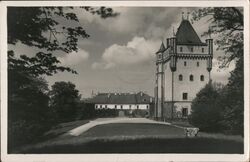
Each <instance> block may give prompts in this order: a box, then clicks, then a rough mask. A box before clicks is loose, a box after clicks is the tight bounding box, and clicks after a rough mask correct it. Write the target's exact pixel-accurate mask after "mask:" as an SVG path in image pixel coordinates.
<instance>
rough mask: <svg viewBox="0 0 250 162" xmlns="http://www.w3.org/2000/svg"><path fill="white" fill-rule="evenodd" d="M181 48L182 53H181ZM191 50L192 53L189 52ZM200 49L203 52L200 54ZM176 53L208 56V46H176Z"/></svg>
mask: <svg viewBox="0 0 250 162" xmlns="http://www.w3.org/2000/svg"><path fill="white" fill-rule="evenodd" d="M181 47H182V52H181V50H180V49H181ZM191 48H193V52H192V51H191ZM202 48H203V49H204V52H202ZM177 53H192V54H208V46H186V45H178V46H177Z"/></svg>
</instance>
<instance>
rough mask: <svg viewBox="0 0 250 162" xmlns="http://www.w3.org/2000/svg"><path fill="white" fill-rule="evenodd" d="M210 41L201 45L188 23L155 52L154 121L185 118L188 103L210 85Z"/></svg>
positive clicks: (183, 24) (207, 40)
mask: <svg viewBox="0 0 250 162" xmlns="http://www.w3.org/2000/svg"><path fill="white" fill-rule="evenodd" d="M212 59H213V40H212V39H206V42H205V43H204V42H202V41H201V40H200V38H199V36H198V35H197V33H196V31H195V30H194V28H193V27H192V25H191V23H190V22H189V20H188V19H184V18H183V19H182V22H181V24H180V26H179V28H178V30H177V32H176V34H174V36H173V37H171V38H167V39H166V45H164V43H163V42H162V44H161V46H160V49H159V50H158V51H157V52H156V79H155V109H154V114H153V116H154V118H155V119H159V120H160V119H161V120H163V119H173V118H186V117H187V116H188V115H189V114H190V113H191V102H192V100H193V99H194V98H195V97H196V94H197V93H198V92H199V91H200V90H201V89H202V88H203V87H204V86H205V85H206V84H207V83H208V82H209V81H210V71H211V70H212Z"/></svg>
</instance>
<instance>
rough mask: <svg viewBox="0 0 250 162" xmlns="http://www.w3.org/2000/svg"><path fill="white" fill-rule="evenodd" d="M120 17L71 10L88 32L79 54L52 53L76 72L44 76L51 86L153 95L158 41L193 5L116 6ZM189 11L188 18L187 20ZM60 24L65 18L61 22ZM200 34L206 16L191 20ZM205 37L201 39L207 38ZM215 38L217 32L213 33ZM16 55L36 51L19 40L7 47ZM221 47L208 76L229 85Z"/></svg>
mask: <svg viewBox="0 0 250 162" xmlns="http://www.w3.org/2000/svg"><path fill="white" fill-rule="evenodd" d="M113 9H114V11H116V12H118V13H120V14H119V16H117V17H114V18H108V19H101V18H100V17H99V16H97V15H92V14H90V13H88V12H86V11H84V10H82V9H80V8H75V9H74V12H75V13H76V14H77V16H78V18H79V20H80V21H79V24H78V25H81V26H82V27H83V28H84V29H85V30H86V32H87V33H88V34H89V35H90V37H89V38H88V39H80V40H79V45H78V48H79V50H78V52H72V53H69V54H64V53H55V56H57V57H58V59H59V60H60V61H61V63H62V65H65V66H69V67H71V68H73V69H74V70H76V71H77V72H78V74H77V75H75V74H71V73H67V72H63V73H58V74H55V75H53V76H50V77H48V76H46V77H45V79H46V80H47V81H48V83H49V85H50V86H51V85H53V84H54V83H55V82H57V81H70V82H72V83H74V84H75V85H76V88H77V89H78V90H79V92H80V94H81V95H82V97H83V98H87V97H90V96H91V93H92V92H94V93H98V92H126V93H127V92H138V91H143V92H145V93H147V94H149V95H151V96H153V94H154V93H153V91H154V82H155V81H154V79H155V52H156V51H157V50H158V49H159V47H160V45H161V42H162V41H163V42H164V43H165V42H166V38H168V37H170V36H173V32H176V30H177V28H178V26H179V24H180V22H181V20H182V12H184V13H185V14H184V16H185V17H186V16H187V15H186V13H187V12H193V11H195V10H196V9H197V8H177V7H164V8H163V7H114V8H113ZM191 18H192V17H191V15H190V16H189V19H191ZM62 23H64V22H62ZM192 25H193V27H194V29H195V30H196V32H197V34H198V35H199V36H201V35H202V33H203V32H205V31H207V30H208V26H209V22H208V21H207V19H201V20H200V21H195V22H193V24H192ZM206 38H207V37H201V40H202V41H203V42H205V39H206ZM212 38H213V39H214V40H215V39H216V36H213V35H212ZM9 48H10V49H15V50H16V51H18V53H20V54H24V53H29V54H31V55H32V54H34V53H35V51H36V49H34V48H30V47H27V46H25V45H22V44H20V43H18V44H17V45H16V46H10V47H9ZM223 54H224V52H223V51H216V46H214V59H213V69H212V71H211V77H212V79H213V80H214V81H216V82H221V83H227V79H228V77H229V72H230V71H231V70H232V69H233V68H234V64H231V65H230V67H229V68H227V69H219V66H218V64H219V61H218V60H217V57H218V56H220V55H223Z"/></svg>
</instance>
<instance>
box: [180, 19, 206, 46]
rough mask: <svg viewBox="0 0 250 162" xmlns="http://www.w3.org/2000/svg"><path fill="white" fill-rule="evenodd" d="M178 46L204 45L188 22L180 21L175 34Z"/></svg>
mask: <svg viewBox="0 0 250 162" xmlns="http://www.w3.org/2000/svg"><path fill="white" fill-rule="evenodd" d="M176 39H177V44H179V45H206V44H205V43H203V42H202V41H201V40H200V38H199V36H198V35H197V33H196V32H195V30H194V28H193V26H192V25H191V24H190V22H189V21H188V20H182V22H181V25H180V26H179V28H178V30H177V33H176Z"/></svg>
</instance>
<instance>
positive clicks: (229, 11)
mask: <svg viewBox="0 0 250 162" xmlns="http://www.w3.org/2000/svg"><path fill="white" fill-rule="evenodd" d="M193 17H194V20H200V19H201V18H204V17H209V21H210V27H209V31H207V32H205V33H204V35H209V34H214V35H216V36H217V37H216V40H215V43H216V44H217V45H218V49H221V50H223V51H225V55H224V56H222V57H219V60H221V63H222V64H221V68H226V67H228V65H229V64H230V63H231V62H232V61H234V63H235V69H234V70H233V71H232V72H231V75H230V77H229V82H228V84H227V85H226V86H225V88H223V91H222V92H221V93H220V96H221V97H220V103H221V106H222V109H221V113H222V116H223V117H222V121H221V124H222V125H223V129H225V130H228V131H229V132H230V133H237V134H242V135H243V134H244V130H243V128H244V127H243V125H244V124H243V121H244V120H243V119H244V68H243V67H244V53H243V49H244V38H243V30H244V21H243V20H244V17H243V8H236V7H220V8H218V7H215V8H202V9H199V10H198V11H196V12H195V13H193Z"/></svg>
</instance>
